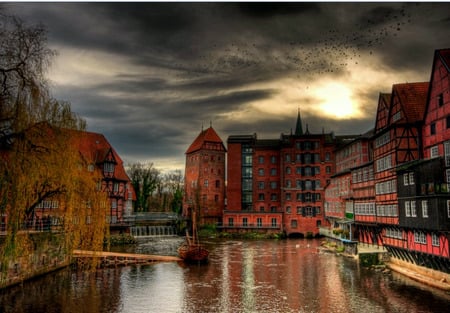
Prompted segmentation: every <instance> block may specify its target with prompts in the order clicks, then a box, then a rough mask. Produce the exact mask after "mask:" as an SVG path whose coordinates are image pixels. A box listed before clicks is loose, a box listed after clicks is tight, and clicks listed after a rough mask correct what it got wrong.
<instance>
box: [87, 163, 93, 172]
mask: <svg viewBox="0 0 450 313" xmlns="http://www.w3.org/2000/svg"><path fill="white" fill-rule="evenodd" d="M88 171H89V172H93V171H94V164H92V163H91V164H89V165H88Z"/></svg>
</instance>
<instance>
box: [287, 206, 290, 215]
mask: <svg viewBox="0 0 450 313" xmlns="http://www.w3.org/2000/svg"><path fill="white" fill-rule="evenodd" d="M286 213H288V214H290V213H291V207H290V206H289V205H288V206H287V207H286Z"/></svg>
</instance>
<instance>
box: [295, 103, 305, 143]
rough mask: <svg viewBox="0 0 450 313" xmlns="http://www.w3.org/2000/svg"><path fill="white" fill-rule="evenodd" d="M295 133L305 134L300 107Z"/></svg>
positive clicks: (297, 134)
mask: <svg viewBox="0 0 450 313" xmlns="http://www.w3.org/2000/svg"><path fill="white" fill-rule="evenodd" d="M295 135H296V136H301V135H303V127H302V119H301V117H300V109H298V114H297V124H296V125H295Z"/></svg>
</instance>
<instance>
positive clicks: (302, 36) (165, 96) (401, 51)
mask: <svg viewBox="0 0 450 313" xmlns="http://www.w3.org/2000/svg"><path fill="white" fill-rule="evenodd" d="M0 7H3V8H6V9H7V10H9V11H10V12H11V13H14V14H16V15H18V16H19V17H21V18H22V19H23V20H25V21H27V22H29V23H38V22H42V23H43V24H44V25H45V26H46V27H47V29H48V37H49V44H50V45H51V47H55V48H56V49H57V50H60V51H58V52H59V58H60V61H59V69H58V75H56V74H55V75H56V76H55V77H57V78H55V79H56V81H55V82H54V88H53V90H52V91H53V93H54V94H55V96H56V97H57V98H59V99H64V100H68V101H70V102H71V103H72V108H73V110H74V111H76V112H77V113H79V114H80V115H82V116H83V117H84V118H86V120H87V122H88V128H89V129H90V130H93V131H96V132H100V133H103V134H105V136H106V137H107V138H108V140H109V141H110V142H111V143H112V144H113V146H114V147H115V148H116V150H117V151H118V152H119V154H120V155H121V156H123V157H124V158H125V159H127V160H133V161H137V160H150V161H153V160H154V159H158V160H161V159H164V158H166V159H168V160H178V161H179V163H182V162H183V158H184V152H185V151H186V149H187V147H188V146H189V145H190V143H191V142H192V141H193V140H194V139H195V137H196V136H197V135H198V133H199V132H200V130H201V127H202V125H204V127H208V125H209V122H210V121H211V122H212V124H213V126H214V128H215V129H216V131H217V132H218V133H219V135H220V136H221V137H222V139H223V140H224V141H226V139H227V137H228V136H229V135H232V134H239V133H244V134H252V133H255V132H256V133H258V137H261V138H278V137H279V134H280V133H282V132H283V133H289V132H290V129H291V128H294V127H295V120H296V113H297V108H301V111H302V117H303V118H304V128H305V127H306V124H308V125H309V129H310V131H312V132H321V131H322V127H325V131H326V132H330V131H334V132H335V133H336V134H337V135H339V134H358V133H364V132H365V131H367V130H368V129H370V128H372V127H373V124H374V119H375V115H374V114H375V111H376V105H377V100H378V95H379V93H380V92H390V87H391V86H392V84H394V83H398V82H406V81H411V80H412V78H410V77H409V76H408V77H407V76H401V79H402V80H403V81H395V80H394V79H397V78H394V77H393V75H394V74H395V73H403V72H405V73H408V74H414V75H415V76H414V79H416V78H417V77H418V78H420V79H421V80H427V79H429V74H430V71H431V62H432V57H433V53H434V50H435V49H438V48H446V47H450V39H449V36H448V35H449V29H450V18H449V14H450V13H449V12H450V5H449V4H448V3H392V2H368V3H355V2H349V3H340V2H337V3H336V2H334V3H321V2H307V3H300V2H298V3H297V2H288V3H267V2H264V3H253V2H247V3H187V2H177V3H157V2H149V3H142V2H140V3H125V2H123V3H106V2H99V3H87V2H80V3H70V2H61V3H36V4H35V3H5V4H2V5H1V6H0ZM107 60H114V61H110V62H109V63H106V62H105V61H107ZM65 67H67V69H68V70H67V71H65ZM108 71H110V74H108ZM355 71H356V72H355ZM358 71H360V73H361V74H358V73H359V72H358ZM378 72H379V73H378ZM382 73H387V74H386V76H384V77H383V76H380V77H381V78H380V77H378V76H377V75H378V74H380V75H381V74H382ZM352 74H354V75H352ZM358 75H361V77H358ZM368 76H369V77H368ZM389 77H392V80H393V81H389V79H390V78H389ZM330 81H331V82H336V83H341V84H344V83H346V82H348V84H353V85H352V86H350V87H351V88H353V89H352V92H353V97H354V99H356V101H357V106H358V107H359V110H360V115H359V116H358V117H357V118H341V119H336V118H331V117H329V116H328V115H327V116H328V117H327V116H325V115H323V114H322V115H320V116H319V115H318V114H319V113H320V110H319V109H318V107H319V99H318V98H317V97H318V95H317V94H315V93H314V92H313V90H314V87H315V86H316V87H317V84H319V83H324V82H330ZM360 81H367V82H366V83H365V84H362V83H361V84H362V85H359V83H360ZM380 81H381V82H382V84H380V83H377V84H375V83H371V82H380ZM325 90H326V89H325ZM329 92H333V91H329ZM324 93H327V91H324ZM293 95H294V96H293ZM292 97H294V98H292ZM295 97H297V99H298V100H296V99H295ZM320 101H323V100H320ZM337 105H339V104H337ZM291 111H292V112H291ZM318 112H319V113H318Z"/></svg>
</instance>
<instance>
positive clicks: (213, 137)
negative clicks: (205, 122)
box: [186, 126, 225, 154]
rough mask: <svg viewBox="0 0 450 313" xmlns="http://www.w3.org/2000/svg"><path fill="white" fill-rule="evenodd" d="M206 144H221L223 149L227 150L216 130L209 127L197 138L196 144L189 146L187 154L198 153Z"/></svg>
mask: <svg viewBox="0 0 450 313" xmlns="http://www.w3.org/2000/svg"><path fill="white" fill-rule="evenodd" d="M205 143H216V144H220V145H221V146H222V147H223V149H224V150H225V146H224V145H223V141H222V139H220V137H219V135H217V133H216V131H215V130H214V128H212V126H211V127H209V128H207V129H206V130H203V129H202V131H201V132H200V134H199V135H198V136H197V138H196V139H195V140H194V142H193V143H192V144H191V145H190V146H189V148H188V149H187V151H186V154H189V153H192V152H195V151H198V150H200V149H202V148H203V147H204V145H205Z"/></svg>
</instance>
